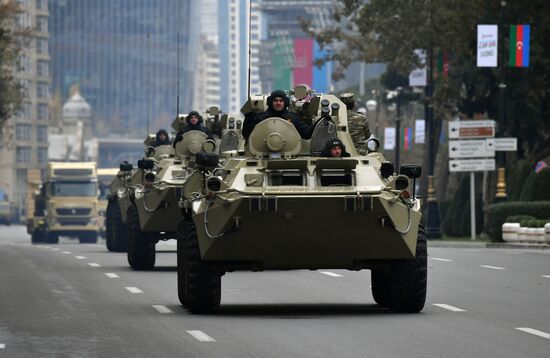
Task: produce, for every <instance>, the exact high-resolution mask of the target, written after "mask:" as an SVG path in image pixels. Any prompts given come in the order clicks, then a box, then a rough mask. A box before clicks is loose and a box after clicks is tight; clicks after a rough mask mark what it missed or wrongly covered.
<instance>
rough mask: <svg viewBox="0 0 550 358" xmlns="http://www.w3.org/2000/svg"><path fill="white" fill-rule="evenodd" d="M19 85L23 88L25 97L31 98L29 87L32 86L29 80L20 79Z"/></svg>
mask: <svg viewBox="0 0 550 358" xmlns="http://www.w3.org/2000/svg"><path fill="white" fill-rule="evenodd" d="M19 85H20V86H21V92H22V93H23V96H24V97H27V98H28V97H29V85H30V82H29V80H25V79H20V80H19Z"/></svg>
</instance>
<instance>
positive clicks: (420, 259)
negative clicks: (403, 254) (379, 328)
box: [388, 225, 428, 313]
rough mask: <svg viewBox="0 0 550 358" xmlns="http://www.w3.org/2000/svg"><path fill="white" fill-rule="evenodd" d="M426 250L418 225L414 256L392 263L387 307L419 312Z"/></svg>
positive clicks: (425, 279) (425, 273) (422, 229)
mask: <svg viewBox="0 0 550 358" xmlns="http://www.w3.org/2000/svg"><path fill="white" fill-rule="evenodd" d="M427 261H428V251H427V247H426V235H425V233H424V227H423V226H422V225H420V226H419V227H418V239H417V241H416V256H415V258H414V259H410V260H399V261H398V262H395V263H393V264H392V267H391V271H390V273H389V276H390V280H389V286H390V288H389V292H388V307H389V308H390V309H392V310H394V311H397V312H409V313H416V312H420V311H421V310H422V308H424V303H425V302H426V285H427V281H428V280H427V278H428V264H427Z"/></svg>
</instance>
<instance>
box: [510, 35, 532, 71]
mask: <svg viewBox="0 0 550 358" xmlns="http://www.w3.org/2000/svg"><path fill="white" fill-rule="evenodd" d="M530 34H531V26H530V25H511V26H510V61H509V65H510V66H512V67H529V37H530Z"/></svg>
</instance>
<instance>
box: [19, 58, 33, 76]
mask: <svg viewBox="0 0 550 358" xmlns="http://www.w3.org/2000/svg"><path fill="white" fill-rule="evenodd" d="M17 69H18V71H19V73H26V74H28V75H30V74H32V60H31V58H30V57H27V56H20V57H19V66H18V68H17Z"/></svg>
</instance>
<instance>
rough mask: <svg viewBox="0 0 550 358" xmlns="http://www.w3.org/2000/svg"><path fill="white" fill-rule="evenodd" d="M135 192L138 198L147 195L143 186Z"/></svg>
mask: <svg viewBox="0 0 550 358" xmlns="http://www.w3.org/2000/svg"><path fill="white" fill-rule="evenodd" d="M134 194H135V196H136V199H141V198H143V197H144V196H145V190H144V189H142V188H137V189H136V191H135V192H134Z"/></svg>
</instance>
